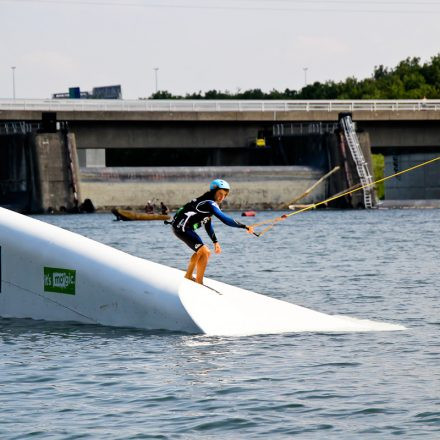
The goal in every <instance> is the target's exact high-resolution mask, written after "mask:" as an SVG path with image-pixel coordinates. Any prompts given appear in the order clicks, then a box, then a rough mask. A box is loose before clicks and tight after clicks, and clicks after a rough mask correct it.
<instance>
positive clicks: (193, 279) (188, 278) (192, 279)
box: [185, 275, 196, 281]
mask: <svg viewBox="0 0 440 440" xmlns="http://www.w3.org/2000/svg"><path fill="white" fill-rule="evenodd" d="M185 278H186V279H187V280H190V281H195V280H196V279H195V278H194V277H187V276H186V275H185Z"/></svg>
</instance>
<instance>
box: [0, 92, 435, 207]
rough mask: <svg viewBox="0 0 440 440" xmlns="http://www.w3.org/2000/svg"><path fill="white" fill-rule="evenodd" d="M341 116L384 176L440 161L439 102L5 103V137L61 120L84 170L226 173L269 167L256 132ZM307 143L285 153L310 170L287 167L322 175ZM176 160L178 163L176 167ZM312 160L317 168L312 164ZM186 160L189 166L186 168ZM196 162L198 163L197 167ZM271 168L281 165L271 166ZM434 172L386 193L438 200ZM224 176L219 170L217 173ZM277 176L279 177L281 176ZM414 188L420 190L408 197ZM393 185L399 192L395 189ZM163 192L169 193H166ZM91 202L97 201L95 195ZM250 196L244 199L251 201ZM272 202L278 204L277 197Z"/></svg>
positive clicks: (1, 113) (0, 112) (1, 105)
mask: <svg viewBox="0 0 440 440" xmlns="http://www.w3.org/2000/svg"><path fill="white" fill-rule="evenodd" d="M343 112H350V113H351V114H352V118H353V120H354V121H355V122H356V124H357V129H358V130H361V131H364V132H366V133H367V135H368V138H369V139H368V142H367V141H366V142H367V144H368V143H369V145H370V146H371V151H372V152H373V153H378V152H380V153H383V154H384V155H385V157H386V174H392V172H395V171H396V170H400V169H402V168H405V167H406V166H410V165H413V164H414V163H418V162H421V161H423V160H424V159H428V158H430V157H432V155H438V154H440V100H355V101H348V100H346V101H345V100H339V101H320V100H314V101H275V100H273V101H248V100H244V101H235V100H221V101H211V100H91V99H89V100H85V99H78V100H54V99H47V100H19V99H16V100H6V99H3V100H1V99H0V131H1V125H2V124H1V123H2V122H4V123H5V122H11V121H25V122H31V123H32V122H34V123H39V122H41V120H42V114H43V113H52V114H53V116H56V120H57V121H65V122H67V123H68V126H69V131H70V132H71V133H73V134H74V135H75V139H76V148H77V151H78V158H79V163H80V166H82V169H83V170H84V169H85V168H86V169H91V168H92V167H105V166H106V165H107V167H108V166H113V167H117V166H120V165H123V166H127V165H135V166H138V165H143V166H150V167H151V166H153V167H160V166H164V165H166V166H167V167H169V166H170V165H174V166H179V165H180V166H182V165H183V166H185V167H188V166H194V167H197V166H201V167H206V166H211V167H223V171H225V170H227V169H231V167H232V168H233V167H240V166H243V165H250V164H252V165H257V166H258V165H266V164H267V162H266V158H267V157H266V156H267V155H266V156H264V154H263V152H260V151H258V149H255V148H252V147H253V146H255V140H256V138H257V136H258V134H259V133H273V129H274V127H275V126H278V127H280V126H287V127H289V126H290V128H291V129H292V130H291V133H292V134H293V133H294V132H295V130H296V133H298V127H299V129H300V132H301V130H302V127H310V126H311V124H312V125H313V124H318V125H319V124H322V125H325V124H333V123H336V122H337V121H338V116H339V114H340V113H343ZM305 133H306V132H305ZM303 141H304V139H303V140H302V141H297V140H292V139H290V141H289V142H290V143H288V142H287V141H286V143H285V147H287V148H290V147H293V148H292V151H293V150H294V149H295V148H300V149H302V151H304V150H310V153H309V158H308V159H307V161H306V162H307V163H303V162H296V161H294V162H291V163H289V162H286V163H285V164H289V165H292V164H294V165H300V166H302V165H308V166H312V168H313V169H323V164H322V163H318V162H319V161H316V160H315V158H316V157H318V156H319V157H321V159H322V158H324V156H325V154H324V153H323V150H322V149H321V150H320V149H319V148H318V147H317V146H316V142H315V140H313V139H312V141H311V142H308V143H307V142H306V143H304V142H303ZM301 142H302V144H301V145H299V144H300V143H301ZM185 151H186V152H187V153H184V152H185ZM182 152H183V153H182ZM137 153H139V154H137ZM124 154H125V156H124ZM176 154H178V159H176V160H175V162H174V163H173V162H172V160H173V156H175V155H176ZM185 154H186V156H185ZM118 155H119V156H118ZM141 155H143V158H144V159H145V158H147V159H148V163H139V158H140V157H141ZM258 155H260V156H261V160H260V161H259V162H258V161H257V162H256V163H252V162H251V161H250V159H252V160H254V161H255V158H256V157H257V156H258ZM122 156H124V157H128V158H129V159H130V158H131V159H130V160H131V162H130V160H129V161H128V162H126V163H121V162H118V161H120V160H121V157H122ZM263 156H264V157H263ZM312 156H313V162H310V160H309V159H310V157H312ZM182 157H183V158H184V159H185V160H187V162H182ZM115 158H116V159H115ZM200 158H201V159H200ZM197 159H200V160H201V163H198V162H196V160H197ZM112 161H113V162H112ZM164 162H166V163H164ZM272 165H280V164H279V163H275V162H273V163H272ZM283 165H284V163H283ZM437 168H438V167H437ZM437 168H436V169H435V170H434V169H433V168H432V169H431V171H430V173H431V177H429V179H430V180H429V181H430V182H432V183H429V185H428V184H426V182H427V180H426V179H427V177H426V176H425V175H424V174H423V175H420V176H418V177H417V176H416V175H415V176H416V177H417V179H416V180H417V182H416V181H415V180H414V179H412V180H408V182H407V183H406V184H405V185H406V187H405V188H404V190H402V189H401V186H402V185H403V184H404V183H405V182H404V181H403V180H402V181H399V182H397V183H396V182H393V183H392V184H391V185H390V186H388V188H387V189H386V191H388V193H387V194H388V195H387V198H401V197H403V195H402V194H403V193H404V195H405V197H406V198H414V199H415V198H429V199H440V186H439V185H438V183H436V182H438V181H440V179H438V175H439V174H440V169H437ZM157 169H158V168H155V170H157ZM219 169H220V168H217V169H216V170H217V172H219V171H218V170H219ZM274 170H275V168H274ZM310 172H311V174H310V177H308V179H310V180H313V179H314V178H315V176H312V174H313V171H310ZM147 173H150V171H148V172H147ZM155 173H156V171H155ZM274 173H275V174H274V175H277V173H278V171H276V170H275V171H274ZM292 173H293V174H292V176H293V175H295V176H296V174H297V170H294V171H292ZM295 173H296V174H295ZM156 174H157V173H156ZM82 176H83V181H86V180H87V179H88V181H91V180H93V179H95V178H96V176H95V177H90V176H88V177H87V178H86V176H85V173H84V172H82ZM101 177H102V176H101ZM155 179H156V180H157V176H156V177H155V178H154V179H153V180H155ZM289 179H290V178H289ZM99 180H102V179H101V178H100V179H99ZM104 180H105V179H104ZM263 180H264V179H263ZM272 180H274V181H275V180H276V179H275V178H274V179H272ZM149 181H152V180H151V179H150V180H149ZM289 181H291V179H290V180H289ZM415 184H417V190H416V191H414V192H411V191H412V188H414V185H415ZM104 185H105V184H104ZM304 185H307V183H306V182H305V183H304ZM393 185H398V186H397V187H396V188H394V187H393ZM399 185H400V186H399ZM149 186H151V184H149ZM179 188H181V187H179ZM191 191H192V190H191ZM191 191H189V192H191ZM101 192H102V190H101V189H99V191H98V190H97V191H96V193H97V194H101ZM134 192H138V191H137V190H136V191H134ZM290 192H292V191H290ZM128 193H130V194H131V193H133V191H132V190H130V191H128ZM166 193H167V194H169V193H170V191H169V188H168V187H167V190H166ZM155 194H157V191H156V192H155ZM91 197H92V198H94V199H96V198H97V197H98V196H96V197H95V196H91ZM124 197H125V199H126V198H127V196H124ZM246 197H247V196H246ZM246 197H244V200H247V199H246ZM268 199H270V200H273V199H274V197H273V196H270V197H268ZM105 203H106V202H105ZM105 203H104V202H103V204H105ZM114 203H115V204H117V203H116V202H114ZM118 203H119V202H118Z"/></svg>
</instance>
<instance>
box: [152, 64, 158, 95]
mask: <svg viewBox="0 0 440 440" xmlns="http://www.w3.org/2000/svg"><path fill="white" fill-rule="evenodd" d="M153 70H154V79H155V83H156V93H157V90H158V88H157V71H158V70H159V67H155V68H154V69H153Z"/></svg>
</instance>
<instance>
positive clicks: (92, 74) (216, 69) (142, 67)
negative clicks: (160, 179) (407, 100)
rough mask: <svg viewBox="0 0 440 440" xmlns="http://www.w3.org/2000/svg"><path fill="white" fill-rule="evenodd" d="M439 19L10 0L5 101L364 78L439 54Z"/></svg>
mask: <svg viewBox="0 0 440 440" xmlns="http://www.w3.org/2000/svg"><path fill="white" fill-rule="evenodd" d="M439 20H440V0H421V1H405V0H383V1H381V0H376V1H360V0H321V1H318V0H302V1H301V0H252V1H251V0H221V1H219V0H128V1H123V0H0V98H12V97H13V79H15V96H16V98H17V99H25V98H27V99H34V98H38V99H40V98H50V97H51V96H52V94H53V93H61V92H67V91H68V89H69V87H80V88H81V90H82V91H91V90H92V89H93V87H100V86H107V85H115V84H120V85H121V87H122V95H123V98H125V99H139V98H146V97H148V96H150V95H151V94H152V93H154V92H155V91H156V78H157V89H158V90H167V91H169V92H171V93H173V94H180V95H185V94H186V93H193V92H199V91H201V92H206V91H208V90H212V89H215V90H221V91H226V90H228V91H230V92H237V91H238V90H248V89H254V88H260V89H262V90H263V91H270V90H272V89H276V90H284V89H286V88H289V89H296V90H298V89H301V88H302V87H303V86H304V85H305V84H306V83H307V84H310V83H312V82H314V81H320V82H323V81H327V80H333V81H342V80H344V79H346V78H347V77H352V76H354V77H356V78H358V79H363V78H367V77H370V76H371V75H372V73H373V71H374V68H375V66H379V65H384V66H386V67H391V68H392V67H395V66H396V64H397V63H398V62H399V61H401V60H403V59H405V58H407V57H419V58H421V60H422V61H423V62H425V61H429V60H430V59H431V57H433V56H435V55H437V54H439V53H440V26H439V25H438V22H439ZM12 67H15V69H12ZM155 69H158V70H155Z"/></svg>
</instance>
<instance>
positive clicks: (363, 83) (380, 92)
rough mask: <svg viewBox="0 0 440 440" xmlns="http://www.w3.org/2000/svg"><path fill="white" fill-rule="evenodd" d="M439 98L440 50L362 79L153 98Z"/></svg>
mask: <svg viewBox="0 0 440 440" xmlns="http://www.w3.org/2000/svg"><path fill="white" fill-rule="evenodd" d="M423 98H426V99H439V98H440V54H439V55H436V56H433V57H432V58H431V60H430V61H428V62H425V63H421V61H420V58H417V57H413V58H406V59H405V60H403V61H400V62H399V63H398V64H397V66H396V67H394V68H387V67H384V66H383V65H380V66H377V67H375V68H374V72H373V74H372V76H371V77H370V78H366V79H362V80H358V79H356V78H354V77H349V78H347V79H346V80H345V81H340V82H335V81H331V80H330V81H325V82H323V83H321V82H319V81H316V82H314V83H313V84H309V85H306V86H304V87H303V88H302V89H300V90H293V89H288V88H286V89H285V90H284V91H278V90H275V89H273V90H271V91H270V92H263V91H262V90H261V89H251V90H245V91H237V92H236V93H232V92H229V91H227V90H226V91H218V90H209V91H207V92H201V91H199V92H196V93H187V94H186V95H185V96H180V95H173V94H172V93H170V92H168V91H157V92H156V93H153V94H152V95H151V96H150V98H149V99H217V100H220V99H261V100H269V99H283V100H294V99H305V100H311V99H328V100H336V99H423Z"/></svg>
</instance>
